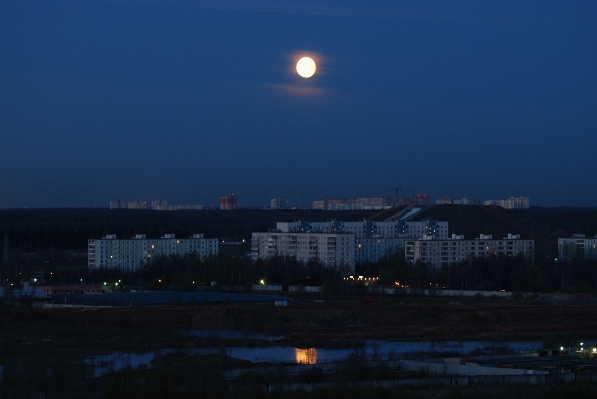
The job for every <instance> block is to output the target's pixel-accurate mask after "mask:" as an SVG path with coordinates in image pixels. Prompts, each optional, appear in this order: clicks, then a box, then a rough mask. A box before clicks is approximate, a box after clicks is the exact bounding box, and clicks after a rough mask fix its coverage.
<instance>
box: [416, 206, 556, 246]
mask: <svg viewBox="0 0 597 399" xmlns="http://www.w3.org/2000/svg"><path fill="white" fill-rule="evenodd" d="M424 219H431V220H441V221H447V222H448V227H449V232H450V234H458V235H464V238H465V239H467V240H472V239H474V238H476V237H479V234H491V235H492V236H493V238H494V239H499V238H502V237H506V236H508V234H509V233H510V234H520V238H523V239H534V240H548V237H547V236H546V235H545V234H543V232H541V231H537V230H536V229H534V228H533V226H532V225H529V224H527V223H525V222H524V220H523V219H522V218H521V217H520V216H519V215H517V214H515V213H513V212H511V211H509V210H507V209H504V208H502V207H499V206H485V205H447V204H445V205H434V206H431V207H429V208H427V209H425V210H424V211H422V212H420V213H419V214H417V215H415V216H414V217H413V218H412V220H415V221H420V220H424ZM551 241H552V242H553V240H551Z"/></svg>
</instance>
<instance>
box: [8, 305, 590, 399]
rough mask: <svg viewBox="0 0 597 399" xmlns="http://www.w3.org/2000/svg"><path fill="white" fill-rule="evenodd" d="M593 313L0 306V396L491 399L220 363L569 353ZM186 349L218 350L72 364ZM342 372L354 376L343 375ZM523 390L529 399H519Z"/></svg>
mask: <svg viewBox="0 0 597 399" xmlns="http://www.w3.org/2000/svg"><path fill="white" fill-rule="evenodd" d="M301 299H302V300H301ZM596 316H597V306H590V305H574V306H571V305H568V306H555V305H541V304H536V303H532V302H529V303H511V302H496V301H493V302H491V301H483V300H480V299H479V300H475V299H469V300H466V301H465V300H460V301H457V300H456V299H454V298H433V297H419V298H413V297H384V298H379V302H377V303H373V304H368V305H366V304H364V303H363V302H362V301H360V300H356V299H355V300H350V299H346V300H342V301H328V302H310V301H308V299H307V298H305V297H302V298H298V297H297V300H296V301H295V302H292V303H289V305H288V306H287V307H276V306H274V305H273V303H271V302H268V303H263V304H255V303H253V304H235V303H222V304H207V303H201V304H193V305H169V306H161V307H150V306H143V307H121V308H118V307H114V308H109V307H95V308H92V307H70V308H41V307H33V308H16V307H8V306H0V359H2V360H1V361H0V365H2V366H4V372H3V374H4V375H3V379H2V381H0V393H2V394H3V397H4V395H6V397H15V398H17V397H31V396H40V397H41V396H43V395H46V397H80V398H84V397H89V398H96V397H97V398H100V397H127V398H131V397H189V396H188V395H191V394H192V396H193V397H214V398H215V397H218V398H219V397H230V395H231V393H235V397H239V398H240V397H243V398H244V397H251V398H254V397H269V398H274V397H281V395H282V393H281V392H278V393H275V392H274V393H266V392H264V391H263V389H264V386H266V385H264V384H269V382H272V381H274V382H288V383H291V382H293V381H298V382H317V381H334V384H335V385H334V387H333V388H330V389H322V390H320V391H318V393H317V394H318V395H320V396H321V395H324V396H321V397H326V396H325V395H339V394H340V393H342V394H343V396H342V397H345V398H347V397H383V395H386V396H387V397H394V396H392V395H395V394H397V392H402V393H404V394H405V395H406V397H413V398H415V397H416V398H418V397H421V398H423V397H428V396H427V395H428V394H429V392H431V391H430V389H432V390H433V391H434V392H435V395H436V396H434V397H471V398H472V397H479V396H486V397H491V396H487V394H490V393H492V392H493V388H492V387H468V388H463V390H462V391H458V392H456V391H454V389H455V388H453V387H452V388H450V387H448V388H439V387H435V388H434V387H432V386H429V387H417V388H408V389H406V388H405V389H406V390H396V389H378V390H376V391H370V390H369V389H368V388H362V387H361V388H358V389H356V388H350V389H348V388H347V386H345V385H344V384H351V383H352V382H353V381H354V380H355V379H356V380H358V381H361V380H363V381H364V382H363V383H365V384H367V382H366V381H367V380H368V379H373V380H375V379H387V378H390V379H394V378H396V379H400V378H408V377H409V376H410V374H408V373H407V375H405V374H404V372H401V371H397V372H393V371H390V370H381V369H380V370H376V369H375V370H374V369H371V370H368V369H367V370H365V369H363V367H362V365H361V364H360V363H354V364H353V363H350V362H348V363H347V364H346V365H344V366H342V367H341V370H340V372H339V374H337V375H332V376H324V375H323V374H321V373H316V372H314V373H311V374H309V373H307V374H305V375H302V374H301V375H298V376H296V377H292V378H291V377H290V376H279V375H277V374H276V375H272V376H269V377H268V379H266V380H262V379H261V378H257V377H256V375H252V374H250V373H249V374H247V375H246V376H244V377H243V378H240V379H239V380H238V381H235V382H229V381H226V380H225V379H223V377H222V372H223V371H224V370H231V369H247V368H251V367H259V366H260V364H253V363H248V362H247V361H244V360H239V359H234V358H230V357H229V356H226V355H225V348H226V347H230V346H264V345H282V346H298V347H303V348H308V347H328V348H337V347H350V346H355V345H357V344H358V343H359V341H361V340H363V339H380V340H387V341H389V340H404V341H415V340H425V341H442V340H463V341H464V340H483V341H499V340H519V339H525V340H542V341H543V342H544V343H545V345H547V346H551V347H556V346H560V345H562V346H568V345H570V344H574V343H577V342H578V340H584V341H587V340H592V339H594V338H595V335H594V334H595V331H596V328H597V317H596ZM190 329H209V330H212V329H235V330H242V331H260V332H264V333H268V334H275V335H278V334H281V335H284V336H285V338H284V339H283V340H282V341H279V342H276V343H271V342H266V341H255V340H248V339H221V338H209V337H208V338H200V337H194V336H190V335H186V334H182V333H181V332H182V331H184V330H190ZM192 347H211V348H219V350H220V351H221V352H218V353H220V354H219V355H184V354H182V352H178V353H175V354H172V355H167V356H163V357H161V358H158V359H156V360H155V361H154V362H152V364H153V367H152V368H151V369H146V368H142V369H138V370H131V369H125V370H122V371H120V372H117V373H108V374H107V375H104V376H102V377H101V378H89V370H88V369H87V368H86V367H85V366H84V363H83V360H84V359H85V358H86V357H88V356H94V355H107V354H111V353H117V352H124V353H128V352H139V353H143V352H148V351H151V350H154V349H161V348H192ZM351 367H352V368H354V367H356V368H355V369H354V370H353V369H352V368H351ZM48 370H50V371H48ZM316 371H317V370H316ZM411 374H412V373H411ZM415 374H416V373H415ZM416 375H417V376H418V374H416ZM282 377H283V378H282ZM280 378H282V379H280ZM293 378H294V379H293ZM502 388H503V387H502ZM504 389H510V388H504ZM575 389H581V390H583V395H581V396H582V397H591V396H592V395H595V394H597V392H596V390H595V389H594V388H593V387H592V385H590V384H584V385H578V384H577V385H574V384H573V385H570V384H568V385H563V386H557V387H552V386H547V385H544V386H528V387H525V388H524V389H523V390H520V388H517V389H515V388H514V387H512V390H515V391H516V392H517V393H518V394H517V395H510V397H512V398H518V397H521V398H522V397H525V398H528V397H545V394H546V393H553V392H552V391H554V390H562V392H565V393H566V394H569V393H570V392H572V391H574V390H575ZM374 392H375V394H374ZM513 392H514V391H513ZM558 392H559V391H558ZM530 393H534V395H531V396H529V394H530ZM199 394H200V395H199ZM283 394H284V395H285V396H284V397H292V396H293V395H297V396H296V397H302V396H301V395H302V394H304V392H300V391H299V392H285V393H283ZM378 394H379V395H381V396H379V395H378ZM454 394H457V395H456V396H453V395H454ZM482 394H483V395H482ZM156 395H157V396H156ZM173 395H174V396H173ZM185 395H187V396H185ZM197 395H199V396H197ZM376 395H377V396H376ZM335 397H340V396H335ZM492 397H501V396H495V395H494V396H492ZM554 397H565V396H561V395H560V396H554ZM568 397H569V396H568Z"/></svg>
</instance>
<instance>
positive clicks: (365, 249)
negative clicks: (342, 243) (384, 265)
mask: <svg viewBox="0 0 597 399" xmlns="http://www.w3.org/2000/svg"><path fill="white" fill-rule="evenodd" d="M406 240H407V239H406V238H386V237H383V238H357V239H356V241H355V245H356V248H355V263H356V264H357V265H359V264H363V263H368V262H370V263H376V262H379V261H380V260H381V259H383V258H384V257H386V256H388V255H391V254H392V253H400V254H403V253H404V243H405V241H406Z"/></svg>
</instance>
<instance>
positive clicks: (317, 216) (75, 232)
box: [0, 208, 375, 252]
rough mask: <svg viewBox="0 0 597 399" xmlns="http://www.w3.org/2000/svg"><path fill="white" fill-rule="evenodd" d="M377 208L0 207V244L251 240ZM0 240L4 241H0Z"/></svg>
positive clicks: (58, 246) (27, 247)
mask: <svg viewBox="0 0 597 399" xmlns="http://www.w3.org/2000/svg"><path fill="white" fill-rule="evenodd" d="M374 213H375V211H321V210H311V209H237V210H234V211H221V210H212V209H206V210H187V211H153V210H128V209H82V208H81V209H18V210H16V209H9V210H0V243H3V240H4V238H5V237H8V241H9V248H10V249H11V250H17V251H20V252H30V251H45V250H62V251H65V250H77V249H86V248H87V240H88V239H94V238H102V237H104V236H106V235H107V234H116V235H117V237H119V238H131V237H133V236H134V235H136V234H146V235H147V237H148V238H159V237H163V236H164V234H176V236H177V237H181V238H187V237H190V236H191V235H192V234H196V233H202V234H204V235H205V237H209V238H233V239H243V238H244V239H245V240H247V239H250V238H251V233H252V232H255V231H267V230H269V229H273V228H275V227H276V222H280V221H294V220H299V219H300V220H312V221H325V220H329V219H337V220H346V221H356V220H361V219H364V218H367V217H369V216H371V215H373V214H374ZM0 245H2V244H0Z"/></svg>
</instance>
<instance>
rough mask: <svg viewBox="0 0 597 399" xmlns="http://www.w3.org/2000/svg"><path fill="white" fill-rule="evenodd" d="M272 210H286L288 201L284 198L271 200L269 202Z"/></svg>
mask: <svg viewBox="0 0 597 399" xmlns="http://www.w3.org/2000/svg"><path fill="white" fill-rule="evenodd" d="M271 208H272V209H286V208H288V201H286V200H285V199H284V198H272V200H271Z"/></svg>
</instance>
